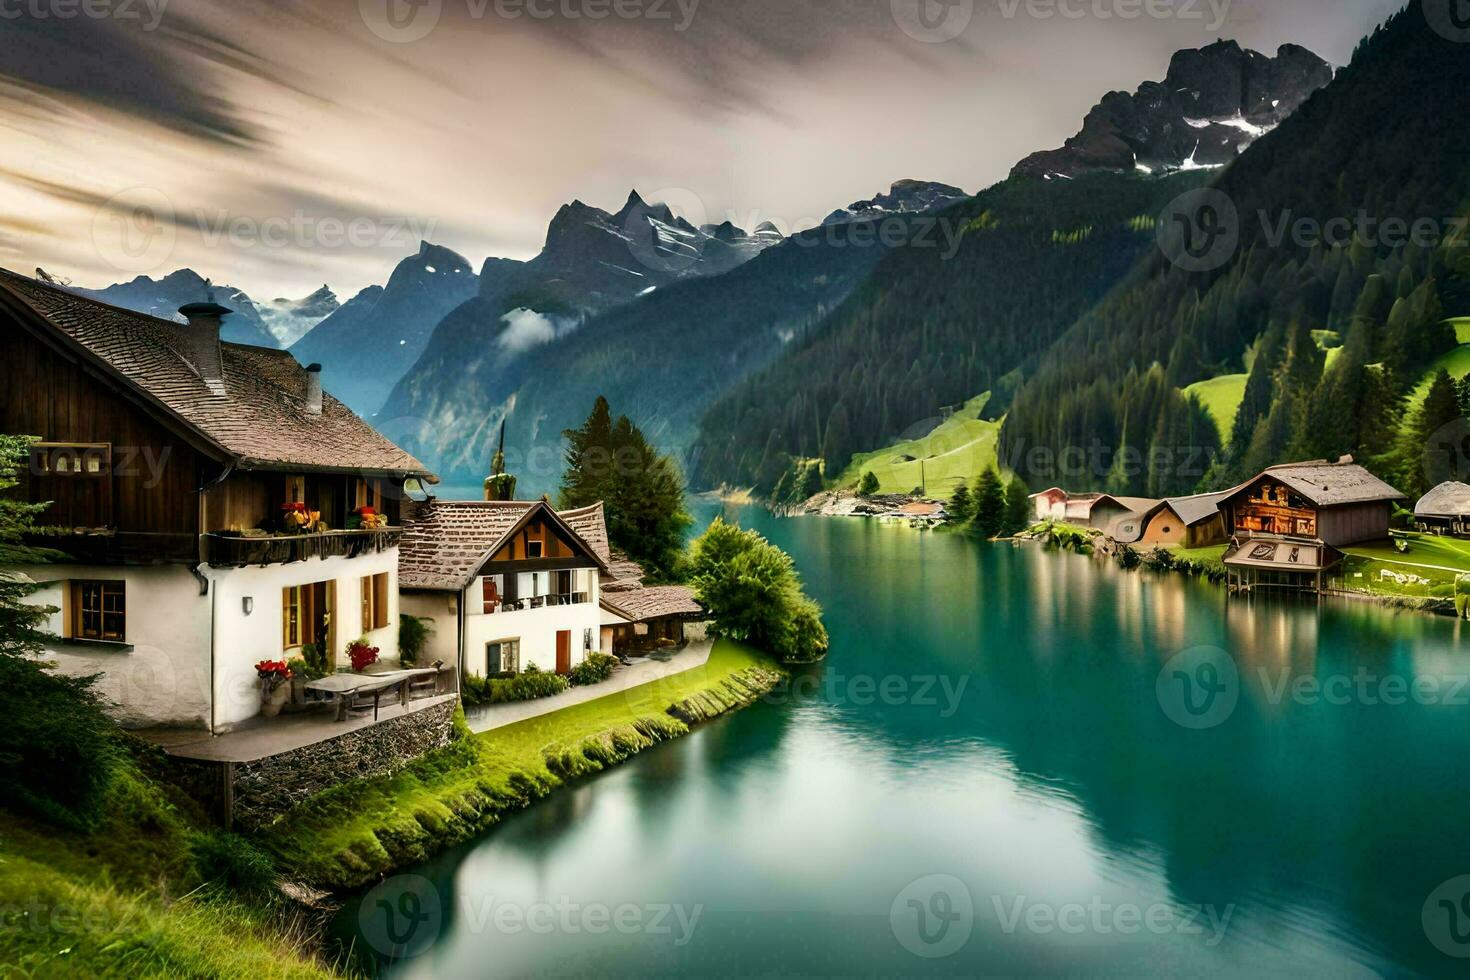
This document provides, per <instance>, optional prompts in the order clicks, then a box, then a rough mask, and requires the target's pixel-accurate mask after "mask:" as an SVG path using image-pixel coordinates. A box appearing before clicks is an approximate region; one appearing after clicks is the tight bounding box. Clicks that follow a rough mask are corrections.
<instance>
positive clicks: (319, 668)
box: [301, 643, 327, 681]
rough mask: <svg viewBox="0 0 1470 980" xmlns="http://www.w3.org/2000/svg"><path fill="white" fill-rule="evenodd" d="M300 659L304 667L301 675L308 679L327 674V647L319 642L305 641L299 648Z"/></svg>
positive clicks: (311, 679) (312, 679)
mask: <svg viewBox="0 0 1470 980" xmlns="http://www.w3.org/2000/svg"><path fill="white" fill-rule="evenodd" d="M301 660H302V662H303V663H304V664H305V665H306V669H305V670H303V671H301V676H302V677H305V678H306V679H307V680H309V681H314V680H316V679H317V678H319V677H326V676H327V648H326V647H324V646H323V645H322V644H320V643H307V644H305V645H304V646H302V648H301Z"/></svg>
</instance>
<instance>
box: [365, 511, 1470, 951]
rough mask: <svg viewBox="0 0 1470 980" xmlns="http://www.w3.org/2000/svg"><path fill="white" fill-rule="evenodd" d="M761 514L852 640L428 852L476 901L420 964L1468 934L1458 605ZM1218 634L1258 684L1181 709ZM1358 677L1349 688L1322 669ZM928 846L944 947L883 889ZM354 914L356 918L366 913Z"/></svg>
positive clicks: (1321, 946) (461, 897)
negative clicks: (1087, 911) (652, 928)
mask: <svg viewBox="0 0 1470 980" xmlns="http://www.w3.org/2000/svg"><path fill="white" fill-rule="evenodd" d="M746 519H747V520H748V521H749V522H752V523H756V524H757V525H758V526H759V527H760V529H761V530H762V531H763V532H764V533H766V534H767V535H768V536H770V537H771V538H772V539H773V540H775V541H776V542H777V543H778V544H780V545H782V546H783V547H785V548H787V549H788V550H790V551H791V552H792V553H793V554H794V555H796V557H797V561H798V565H799V567H800V568H801V569H802V572H803V575H804V577H805V578H806V580H807V584H808V588H809V591H811V592H812V594H813V595H814V596H815V597H816V598H818V599H819V601H821V602H822V603H823V604H824V605H825V607H826V609H827V619H828V625H829V629H830V630H831V633H832V640H833V656H832V658H831V659H830V661H829V662H828V663H826V664H824V665H821V666H819V667H817V668H813V669H812V670H810V671H805V672H802V673H801V674H800V675H799V677H798V683H794V684H793V685H792V687H791V688H790V689H789V690H787V691H785V692H784V693H783V694H781V695H779V696H777V697H774V698H772V699H771V700H770V703H767V704H765V705H762V706H758V707H756V708H754V709H751V710H749V711H746V712H743V713H740V714H737V715H735V716H733V717H731V718H728V719H724V720H722V721H720V722H717V723H715V724H713V725H710V726H707V727H705V728H704V729H702V730H701V731H700V732H699V733H697V734H696V735H695V736H693V737H691V738H688V739H683V740H680V741H677V742H674V743H670V744H666V745H662V746H659V747H656V748H655V749H652V750H650V751H648V752H646V753H644V754H643V755H641V756H639V757H638V758H637V759H635V760H633V761H632V762H630V763H628V764H626V765H624V766H622V767H619V768H617V769H615V770H612V771H610V772H607V773H604V774H601V775H599V776H597V777H594V778H593V779H591V780H588V781H586V782H583V783H580V784H578V785H577V786H576V787H574V788H572V789H569V790H565V791H563V792H562V793H560V794H557V795H556V796H554V797H553V798H552V799H550V800H548V801H546V802H544V803H542V804H539V805H538V806H537V808H536V809H534V810H532V811H530V812H528V813H526V814H522V815H519V816H516V817H512V818H511V819H509V820H507V821H506V822H505V824H504V825H503V826H502V827H501V828H499V829H498V830H496V831H495V832H494V833H492V834H491V835H490V836H489V837H487V838H486V839H485V840H484V841H482V842H480V843H479V844H478V845H476V846H473V847H469V848H464V849H461V850H459V851H457V852H455V853H453V854H450V855H446V856H445V857H444V858H442V859H441V860H439V861H436V862H433V863H431V864H430V865H428V866H427V867H426V868H425V869H424V871H425V873H426V874H427V875H428V876H429V877H431V878H434V879H435V880H436V881H438V882H439V883H440V887H441V889H442V890H443V893H444V895H445V898H446V901H447V902H448V903H449V904H452V905H454V906H455V907H456V912H455V913H454V914H455V916H456V918H455V920H454V925H453V927H452V928H451V929H448V930H447V931H446V933H445V935H444V937H443V938H442V939H441V940H440V942H439V943H438V945H437V946H436V947H435V949H434V950H433V951H431V953H429V954H426V956H425V957H424V958H421V959H420V960H417V961H415V962H413V963H410V964H404V965H403V966H402V967H401V968H400V972H402V973H403V974H404V975H410V976H429V975H436V976H479V975H485V974H486V973H487V972H493V973H495V974H496V975H519V974H522V973H525V974H529V973H532V972H543V971H549V972H555V973H584V972H586V973H597V974H600V975H648V974H654V975H660V974H671V975H672V974H681V975H687V974H700V975H710V974H729V973H761V972H773V973H779V974H790V973H808V974H842V975H852V974H878V975H887V974H893V973H899V974H933V975H942V974H953V973H956V972H959V973H987V974H994V973H1057V972H1070V973H1078V972H1084V973H1126V974H1130V975H1136V974H1145V973H1164V974H1178V973H1186V974H1226V975H1229V974H1252V975H1261V974H1270V973H1293V974H1299V973H1307V974H1320V975H1333V976H1341V975H1348V974H1352V973H1381V972H1394V971H1404V970H1407V971H1415V972H1424V973H1444V972H1448V970H1449V968H1451V967H1453V966H1454V965H1456V964H1455V963H1454V961H1451V960H1449V959H1447V958H1445V957H1444V956H1442V955H1441V954H1440V953H1439V952H1438V951H1436V950H1435V949H1434V948H1433V947H1432V946H1431V945H1430V944H1429V943H1428V942H1427V941H1426V938H1425V934H1424V931H1423V928H1422V926H1421V922H1420V912H1421V907H1422V905H1423V903H1424V900H1425V898H1426V896H1427V895H1428V894H1429V893H1430V892H1431V891H1432V890H1433V889H1434V888H1435V887H1436V886H1437V885H1438V884H1439V883H1441V882H1443V881H1445V880H1446V879H1448V878H1451V877H1453V876H1454V875H1457V874H1461V873H1465V872H1470V842H1467V840H1466V836H1465V834H1464V821H1463V816H1462V814H1463V812H1464V808H1465V805H1466V803H1467V802H1470V791H1467V790H1466V788H1465V786H1464V780H1463V775H1462V772H1461V770H1462V769H1463V766H1462V765H1461V764H1460V760H1461V759H1463V758H1465V753H1466V751H1467V749H1470V725H1467V724H1466V722H1467V721H1470V708H1467V707H1466V706H1465V698H1466V697H1467V696H1470V692H1467V691H1465V690H1464V689H1460V690H1458V691H1457V692H1453V688H1454V684H1455V683H1456V678H1457V677H1459V676H1460V675H1462V674H1463V673H1464V672H1465V671H1466V669H1467V668H1466V664H1465V659H1464V657H1463V655H1462V654H1461V653H1460V651H1459V648H1458V642H1459V635H1460V627H1459V624H1456V623H1453V622H1449V621H1443V620H1436V619H1433V618H1431V617H1425V616H1420V615H1412V614H1407V613H1396V612H1393V611H1388V610H1383V609H1379V608H1376V607H1372V606H1366V605H1344V604H1336V603H1334V604H1324V605H1317V604H1315V603H1311V602H1301V601H1296V600H1290V599H1281V598H1260V599H1256V600H1251V601H1240V600H1233V599H1227V598H1226V597H1225V595H1224V593H1223V592H1222V591H1221V590H1219V589H1218V588H1215V587H1213V586H1210V585H1208V584H1206V583H1201V582H1196V581H1192V580H1189V579H1186V578H1183V577H1179V576H1170V575H1153V574H1149V573H1143V572H1139V573H1122V572H1119V571H1118V570H1116V569H1114V568H1112V567H1111V566H1106V565H1101V564H1099V563H1095V562H1093V561H1091V560H1089V559H1085V558H1081V557H1077V556H1070V555H1057V554H1049V553H1045V552H1042V551H1040V550H1038V549H1032V548H1025V549H1015V548H1011V547H1003V546H987V545H981V544H977V543H975V542H973V541H969V540H967V539H964V538H961V537H958V536H953V535H944V534H919V533H916V532H912V531H909V530H908V529H905V528H885V527H879V526H876V525H872V524H868V523H864V522H856V521H854V522H844V521H837V520H813V519H806V520H787V521H776V520H772V519H770V518H768V517H766V516H765V515H763V514H756V515H747V517H746ZM1196 647H1207V648H1208V647H1213V648H1218V649H1220V650H1223V651H1227V652H1228V654H1229V657H1230V659H1231V660H1232V661H1233V663H1234V664H1235V665H1236V668H1237V671H1238V691H1237V692H1236V694H1237V698H1236V700H1235V701H1234V702H1233V704H1232V708H1231V710H1230V712H1229V713H1228V715H1227V716H1225V717H1222V718H1221V719H1220V720H1219V721H1218V723H1215V724H1212V725H1210V726H1208V727H1203V728H1198V729H1191V728H1187V727H1184V726H1181V725H1180V724H1176V723H1175V722H1174V721H1171V719H1170V716H1169V714H1168V712H1166V711H1165V710H1163V707H1162V706H1161V703H1160V695H1159V688H1158V680H1159V676H1160V672H1161V670H1164V669H1165V668H1166V665H1169V664H1171V663H1172V662H1173V660H1172V658H1174V657H1175V656H1176V655H1177V654H1179V653H1180V652H1181V651H1184V650H1189V649H1192V648H1196ZM1359 678H1366V679H1367V680H1366V681H1359V680H1358V679H1359ZM1390 678H1399V679H1401V680H1403V681H1404V682H1406V683H1412V682H1416V681H1418V682H1423V681H1426V680H1433V681H1436V682H1439V683H1440V685H1441V686H1440V688H1439V692H1438V694H1437V695H1436V697H1435V698H1434V699H1425V698H1423V697H1420V698H1414V697H1406V698H1405V699H1404V701H1403V702H1402V703H1391V702H1386V701H1385V700H1384V699H1383V698H1382V697H1381V695H1382V693H1383V692H1384V691H1385V690H1387V687H1386V684H1387V683H1388V681H1387V679H1390ZM1344 679H1349V680H1352V681H1353V683H1352V684H1351V685H1349V686H1348V688H1347V689H1348V690H1349V691H1350V694H1349V696H1348V697H1347V698H1346V699H1345V700H1344V699H1343V698H1341V697H1337V696H1329V694H1328V693H1327V692H1329V691H1339V692H1340V691H1341V690H1342V689H1343V683H1342V682H1343V680H1344ZM945 680H947V681H948V683H949V687H948V689H947V690H948V691H949V693H950V695H952V696H950V697H946V695H945V693H944V692H945V690H946V688H944V687H943V686H942V685H941V681H945ZM885 681H886V682H888V683H889V686H888V687H887V688H886V693H885V688H884V687H883V684H884V682H885ZM926 681H927V682H928V683H929V687H928V688H926V689H925V691H924V692H923V694H921V691H920V685H921V684H923V683H925V682H926ZM1364 684H1366V687H1365V686H1364ZM1364 690H1367V691H1369V692H1376V695H1379V696H1377V697H1376V700H1375V699H1374V698H1372V697H1370V696H1368V695H1364V694H1363V693H1361V692H1362V691H1364ZM1314 692H1315V693H1314ZM1456 694H1457V697H1456V696H1453V695H1456ZM924 695H927V696H924ZM936 872H942V873H944V874H948V875H951V876H953V877H955V878H957V879H959V880H961V881H963V882H964V883H965V885H966V886H967V887H968V889H969V890H970V891H971V892H972V893H973V897H974V901H975V919H976V921H975V923H974V930H975V935H974V936H973V937H972V938H970V940H969V942H968V943H967V944H966V945H965V946H964V947H963V948H962V949H961V950H960V951H959V952H957V953H956V954H955V955H954V956H953V958H949V959H944V960H927V959H924V958H922V957H915V956H913V955H912V954H911V953H909V952H908V951H907V950H906V949H905V948H904V947H903V946H902V945H901V944H900V943H899V942H898V941H897V940H896V938H895V933H894V931H893V928H892V927H891V925H890V918H889V917H890V905H891V903H892V902H893V901H894V897H895V895H897V894H899V893H900V891H901V890H902V889H903V888H905V887H906V886H908V885H909V884H910V883H911V882H913V881H914V880H915V879H917V878H920V877H921V876H923V875H929V874H933V873H936ZM491 896H494V897H496V899H497V900H499V901H506V900H510V901H515V902H520V903H523V904H529V903H535V902H544V901H552V900H556V899H559V898H560V899H565V900H569V901H576V902H582V903H586V902H603V903H608V904H616V903H619V902H635V903H647V902H654V901H661V902H671V903H678V902H683V903H687V904H689V905H691V906H692V905H696V904H697V905H700V906H702V907H703V909H704V913H703V915H704V918H703V920H702V921H703V924H702V925H701V926H700V931H699V932H698V934H697V938H696V939H695V940H694V941H692V942H690V943H688V944H687V945H685V946H674V945H672V944H670V943H669V942H667V941H666V940H665V938H663V937H658V936H652V935H615V936H590V935H585V934H581V933H578V934H572V935H563V934H560V933H558V934H555V935H553V936H551V937H549V938H548V937H546V936H539V935H533V934H527V933H525V932H513V933H504V932H496V931H494V930H491V931H486V930H484V929H475V928H469V927H467V925H466V916H465V911H464V910H465V908H466V907H470V908H473V907H474V906H475V903H477V902H480V903H483V901H485V900H486V899H487V898H488V897H491ZM1015 901H1022V902H1023V903H1033V904H1034V903H1047V904H1049V905H1050V906H1051V907H1064V906H1065V905H1066V903H1102V904H1104V905H1110V906H1117V905H1119V904H1120V903H1121V904H1123V905H1127V904H1129V903H1133V904H1135V905H1138V906H1142V907H1147V906H1149V905H1150V903H1163V904H1164V905H1166V906H1167V907H1169V908H1174V907H1178V906H1184V907H1191V908H1199V909H1205V908H1209V909H1214V910H1229V914H1230V918H1229V925H1228V929H1227V930H1226V931H1225V932H1224V933H1223V938H1222V939H1221V940H1220V941H1219V942H1218V944H1215V945H1210V944H1208V943H1207V942H1206V941H1205V940H1204V939H1202V938H1201V937H1200V936H1198V935H1194V934H1189V933H1186V932H1169V933H1163V934H1152V933H1149V932H1147V931H1146V930H1145V931H1143V932H1141V933H1139V932H1135V933H1124V932H1122V931H1119V930H1097V929H1088V930H1084V931H1083V932H1081V933H1076V934H1074V933H1069V932H1063V931H1058V930H1051V931H1045V930H1035V929H1032V930H1028V929H1024V928H1023V929H1009V930H1008V929H1007V928H1005V926H1004V917H1003V916H1000V915H998V913H997V911H996V909H997V908H999V907H1001V906H1005V907H1009V906H1008V905H1007V903H1010V902H1015ZM996 903H1000V904H999V905H997V904H996ZM342 922H344V923H345V925H344V926H343V928H344V934H346V933H347V932H348V931H350V925H351V918H350V915H344V917H343V920H342Z"/></svg>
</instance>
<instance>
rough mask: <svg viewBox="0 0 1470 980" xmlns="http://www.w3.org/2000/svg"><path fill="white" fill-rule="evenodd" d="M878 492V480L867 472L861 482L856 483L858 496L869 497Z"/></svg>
mask: <svg viewBox="0 0 1470 980" xmlns="http://www.w3.org/2000/svg"><path fill="white" fill-rule="evenodd" d="M877 492H878V478H877V477H876V476H874V475H873V471H872V470H869V471H868V472H866V473H864V474H863V478H862V481H861V482H860V483H858V496H859V497H871V496H872V495H873V494H875V493H877Z"/></svg>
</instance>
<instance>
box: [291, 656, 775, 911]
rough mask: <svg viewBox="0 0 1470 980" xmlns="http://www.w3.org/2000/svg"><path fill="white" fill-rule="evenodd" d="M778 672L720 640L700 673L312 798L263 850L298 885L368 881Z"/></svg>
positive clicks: (664, 735)
mask: <svg viewBox="0 0 1470 980" xmlns="http://www.w3.org/2000/svg"><path fill="white" fill-rule="evenodd" d="M781 676H782V675H781V672H780V670H779V668H777V667H776V666H775V664H774V662H773V661H772V660H771V659H770V658H769V657H767V656H765V655H764V654H761V653H758V652H756V651H755V650H752V649H750V648H748V647H744V646H741V645H740V644H736V643H732V642H729V641H725V640H721V641H719V642H718V643H716V644H715V647H714V651H713V652H712V653H711V654H710V658H709V662H708V663H706V664H705V665H704V666H703V667H697V668H694V669H692V670H688V671H685V672H683V673H680V674H675V675H673V676H671V677H666V678H662V679H660V680H657V681H654V682H652V683H649V684H645V685H642V686H640V687H636V688H631V689H629V690H627V691H623V692H619V693H617V694H611V695H608V696H607V697H604V698H599V699H597V700H595V701H588V702H585V703H583V704H578V705H573V706H571V707H568V708H564V709H562V710H560V711H556V712H552V713H551V714H547V715H542V716H540V717H538V718H531V719H527V720H526V721H523V722H519V723H517V724H515V725H509V726H506V727H504V728H497V729H493V730H491V731H489V732H485V733H483V734H479V735H472V734H469V732H468V730H464V731H463V732H462V737H461V738H460V739H459V740H458V741H457V742H455V744H453V745H451V746H449V747H448V748H446V749H442V750H440V751H437V752H432V753H429V754H428V755H426V756H424V757H423V758H422V759H419V760H418V761H417V762H415V763H413V764H412V765H411V766H409V767H408V768H407V769H405V770H403V771H402V772H399V773H397V774H395V775H393V776H389V777H385V778H380V779H372V780H365V781H362V782H357V783H350V784H347V785H344V786H339V787H335V788H333V789H331V790H328V791H326V792H325V793H322V794H321V795H319V796H316V797H313V798H312V799H310V800H308V801H306V802H305V803H303V804H301V805H300V806H298V807H296V808H295V809H293V810H291V811H289V812H288V813H286V814H284V815H282V816H281V817H280V818H279V820H278V821H277V822H276V824H275V827H276V828H279V831H278V832H275V831H267V832H266V833H265V834H263V835H262V842H263V843H264V844H265V845H266V846H268V847H270V848H271V849H272V850H273V851H274V852H275V854H276V856H277V858H278V860H279V863H280V865H281V867H283V868H289V869H291V873H292V874H293V875H294V876H296V877H298V878H301V879H303V880H306V881H309V882H311V883H313V884H316V885H320V886H322V887H328V888H351V887H355V886H358V885H362V884H364V883H366V882H369V881H372V880H373V879H374V878H376V877H377V876H378V875H379V874H383V873H386V872H389V871H392V870H395V869H397V868H402V867H405V866H407V865H410V864H415V863H417V862H420V861H423V860H425V859H427V858H428V857H430V856H431V855H433V854H434V853H435V852H437V851H439V850H441V849H443V848H445V847H447V846H449V845H451V844H455V843H459V842H460V841H464V840H467V839H469V838H471V837H473V836H475V835H476V834H479V833H482V832H483V831H485V830H486V829H487V828H489V827H491V826H493V825H494V824H495V823H497V822H498V821H499V820H500V818H501V817H502V816H504V815H505V814H506V813H509V812H512V811H515V810H519V809H521V808H523V807H525V806H528V805H529V804H530V803H532V802H533V801H535V800H537V799H540V798H541V797H543V796H545V795H546V794H548V793H550V792H551V791H552V790H554V789H555V788H557V787H558V786H560V785H562V784H563V783H564V782H566V781H567V780H570V779H573V778H575V777H577V776H581V775H585V774H587V773H592V772H597V771H598V770H601V769H603V768H605V767H606V766H609V765H614V764H616V763H618V762H621V761H623V760H624V759H627V758H628V757H630V756H632V755H635V754H636V753H638V752H640V751H642V750H643V749H646V748H649V747H650V746H653V745H655V744H657V743H659V742H664V741H668V740H669V739H672V738H677V737H678V736H680V735H684V734H687V733H688V732H689V730H690V726H691V725H693V724H697V723H699V722H701V721H704V720H706V719H709V718H713V717H715V716H717V715H719V714H722V713H724V712H726V711H729V710H732V709H735V708H739V707H744V706H745V705H748V704H750V703H751V702H753V701H755V700H756V699H757V698H759V697H760V696H761V695H762V694H764V693H765V692H766V691H768V690H770V689H771V688H772V687H774V686H775V684H776V683H777V682H778V681H779V680H780V678H781Z"/></svg>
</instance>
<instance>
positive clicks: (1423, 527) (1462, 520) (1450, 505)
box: [1414, 480, 1470, 538]
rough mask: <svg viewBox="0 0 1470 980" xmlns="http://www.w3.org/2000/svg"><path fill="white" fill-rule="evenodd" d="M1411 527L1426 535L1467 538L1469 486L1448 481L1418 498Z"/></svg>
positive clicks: (1469, 517)
mask: <svg viewBox="0 0 1470 980" xmlns="http://www.w3.org/2000/svg"><path fill="white" fill-rule="evenodd" d="M1414 526H1415V527H1417V528H1418V529H1419V530H1420V531H1423V532H1425V533H1426V534H1451V535H1454V536H1455V537H1457V538H1465V537H1470V485H1467V484H1464V483H1458V482H1456V481H1454V480H1450V481H1448V482H1445V483H1441V484H1440V485H1439V486H1437V487H1435V488H1434V489H1433V490H1430V491H1429V492H1428V493H1426V494H1425V495H1424V496H1422V497H1420V498H1419V502H1418V503H1416V504H1415V505H1414Z"/></svg>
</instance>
